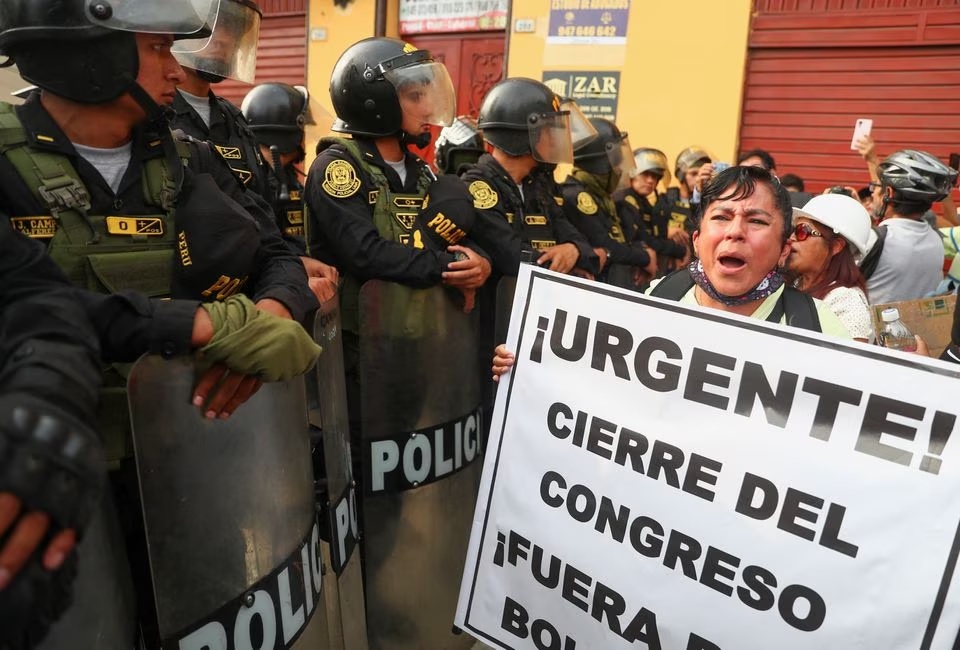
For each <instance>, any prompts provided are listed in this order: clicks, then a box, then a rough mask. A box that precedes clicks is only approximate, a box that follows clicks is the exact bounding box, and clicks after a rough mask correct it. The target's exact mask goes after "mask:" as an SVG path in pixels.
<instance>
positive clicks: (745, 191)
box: [697, 166, 793, 243]
mask: <svg viewBox="0 0 960 650" xmlns="http://www.w3.org/2000/svg"><path fill="white" fill-rule="evenodd" d="M757 185H766V186H767V187H769V188H770V191H771V192H773V197H774V201H775V203H776V205H777V211H778V212H779V213H780V216H781V217H783V243H787V240H788V239H790V233H792V232H793V204H792V203H791V202H790V192H788V191H787V188H785V187H784V186H783V185H781V184H780V180H779V179H778V178H777V177H776V176H774V175H773V174H771V173H770V172H768V171H767V170H766V169H763V168H762V167H756V166H750V167H740V166H736V167H730V168H729V169H725V170H723V171H722V172H720V173H719V174H715V175H714V176H713V178H711V179H710V181H709V182H708V183H707V184H706V185H704V186H703V191H702V192H701V193H700V207H699V208H698V210H697V228H699V227H700V226H699V224H700V219H702V218H703V215H704V214H706V213H707V208H709V207H710V204H711V203H713V202H714V201H728V200H731V199H732V200H735V201H738V200H740V199H746V198H748V197H751V196H753V193H754V192H756V191H757ZM728 189H729V190H730V191H729V192H728V193H726V194H724V192H726V191H727V190H728Z"/></svg>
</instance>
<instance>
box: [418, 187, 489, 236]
mask: <svg viewBox="0 0 960 650" xmlns="http://www.w3.org/2000/svg"><path fill="white" fill-rule="evenodd" d="M475 219H476V211H475V210H474V207H473V197H472V196H470V192H468V191H467V186H466V184H464V182H463V181H462V180H460V179H459V178H458V177H457V176H441V177H440V178H438V179H437V180H435V181H434V182H433V183H431V184H430V187H429V188H428V189H427V196H426V197H425V198H424V200H423V209H421V210H420V214H418V215H417V219H416V221H414V224H413V237H412V238H411V240H410V242H411V245H412V246H413V247H414V248H426V249H428V250H433V251H445V250H447V246H454V245H456V244H459V243H460V240H461V239H463V238H464V237H466V236H467V235H468V234H470V229H471V228H473V222H474V220H475Z"/></svg>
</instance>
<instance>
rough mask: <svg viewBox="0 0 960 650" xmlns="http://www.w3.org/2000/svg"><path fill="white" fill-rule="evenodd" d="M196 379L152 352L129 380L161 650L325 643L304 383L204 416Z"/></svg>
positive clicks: (268, 387) (179, 363) (273, 386)
mask: <svg viewBox="0 0 960 650" xmlns="http://www.w3.org/2000/svg"><path fill="white" fill-rule="evenodd" d="M194 374H195V370H194V366H193V364H192V362H191V361H190V360H188V359H176V360H173V361H165V360H163V359H161V358H160V357H157V356H146V357H143V358H141V359H140V360H139V361H138V362H137V363H136V365H135V366H134V367H133V370H132V371H131V373H130V376H129V379H128V396H129V400H130V412H131V423H132V425H133V426H132V428H133V442H134V451H135V455H136V461H137V473H138V477H139V482H140V496H141V501H142V506H143V516H144V524H145V530H146V540H147V551H148V555H149V559H150V572H151V576H152V581H153V592H154V596H155V599H156V614H157V623H158V625H159V632H160V637H161V645H162V647H165V648H177V649H178V650H201V649H205V648H209V649H211V650H219V649H221V648H222V649H223V650H226V649H227V648H234V647H269V648H326V647H327V643H328V633H327V629H326V609H325V607H324V606H323V601H322V598H323V597H324V594H323V592H322V589H323V580H322V573H323V571H324V566H323V564H322V561H321V558H320V554H319V547H320V527H319V525H318V523H317V518H316V511H315V509H314V500H313V472H312V470H311V466H310V443H309V436H308V425H307V406H306V395H305V390H304V382H303V379H302V378H298V379H296V380H293V381H289V382H282V383H268V384H264V385H263V387H262V388H261V389H260V390H259V392H257V394H256V395H254V396H253V397H252V398H251V399H250V400H249V401H248V402H247V403H246V404H244V405H242V406H241V407H240V408H239V409H238V410H237V412H236V413H235V414H234V416H233V417H231V418H230V419H229V420H206V419H204V418H203V417H202V415H201V413H200V411H199V409H197V408H196V407H194V406H192V405H191V404H190V395H191V394H192V388H193V383H194Z"/></svg>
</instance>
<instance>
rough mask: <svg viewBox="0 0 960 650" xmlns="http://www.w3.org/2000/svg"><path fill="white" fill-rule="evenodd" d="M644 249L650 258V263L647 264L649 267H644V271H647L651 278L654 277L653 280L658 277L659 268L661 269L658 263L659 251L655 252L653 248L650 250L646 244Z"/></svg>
mask: <svg viewBox="0 0 960 650" xmlns="http://www.w3.org/2000/svg"><path fill="white" fill-rule="evenodd" d="M643 248H644V250H646V251H647V255H649V256H650V261H649V262H648V263H647V265H646V266H645V267H643V270H644V271H646V273H647V274H648V275H649V276H650V277H652V278H653V277H656V275H657V269H658V268H659V267H658V262H657V251H655V250H653V249H652V248H650V247H649V246H647V245H646V244H644V246H643Z"/></svg>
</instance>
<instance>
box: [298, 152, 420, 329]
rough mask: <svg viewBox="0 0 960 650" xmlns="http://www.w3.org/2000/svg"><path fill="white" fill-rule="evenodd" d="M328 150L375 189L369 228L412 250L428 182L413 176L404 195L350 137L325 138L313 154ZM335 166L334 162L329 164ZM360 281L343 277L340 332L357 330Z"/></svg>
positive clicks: (371, 192)
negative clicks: (413, 187) (413, 189)
mask: <svg viewBox="0 0 960 650" xmlns="http://www.w3.org/2000/svg"><path fill="white" fill-rule="evenodd" d="M329 147H339V149H338V151H340V152H343V153H346V154H348V155H349V156H350V157H351V158H352V159H353V162H354V163H355V165H356V166H357V167H359V168H360V169H361V170H363V173H364V174H366V176H367V178H368V180H369V184H370V185H373V186H374V187H376V188H377V189H375V190H371V191H370V192H369V193H368V195H367V197H366V198H367V203H369V204H370V205H371V206H372V210H373V225H374V226H375V227H376V229H377V232H378V233H380V236H381V237H383V238H384V239H389V240H391V241H396V242H400V243H401V244H404V245H405V246H411V247H412V233H413V225H414V222H415V221H416V218H417V214H418V213H419V211H420V209H421V208H422V206H423V197H425V196H426V195H427V189H429V187H430V183H431V182H432V180H433V179H431V178H430V177H429V176H428V175H427V174H426V173H423V172H421V173H420V174H419V176H418V177H417V193H416V194H405V193H399V192H394V191H393V190H392V189H390V181H389V180H387V176H386V174H384V172H383V170H382V169H380V168H379V167H377V166H376V165H373V164H371V163H369V162H367V159H368V154H367V153H365V152H364V151H363V150H362V149H361V148H360V145H358V144H357V142H356V141H355V140H353V139H351V138H337V137H325V138H321V139H320V142H319V144H318V145H317V154H318V155H319V154H320V152H322V151H324V150H325V149H327V148H329ZM330 164H331V165H333V164H336V163H335V162H332V163H330ZM360 284H361V282H360V280H359V278H356V277H354V276H352V275H345V276H344V279H343V290H342V291H341V294H340V315H341V318H342V319H343V329H344V330H346V331H348V332H359V331H360V311H359V310H360V306H359V294H360Z"/></svg>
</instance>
